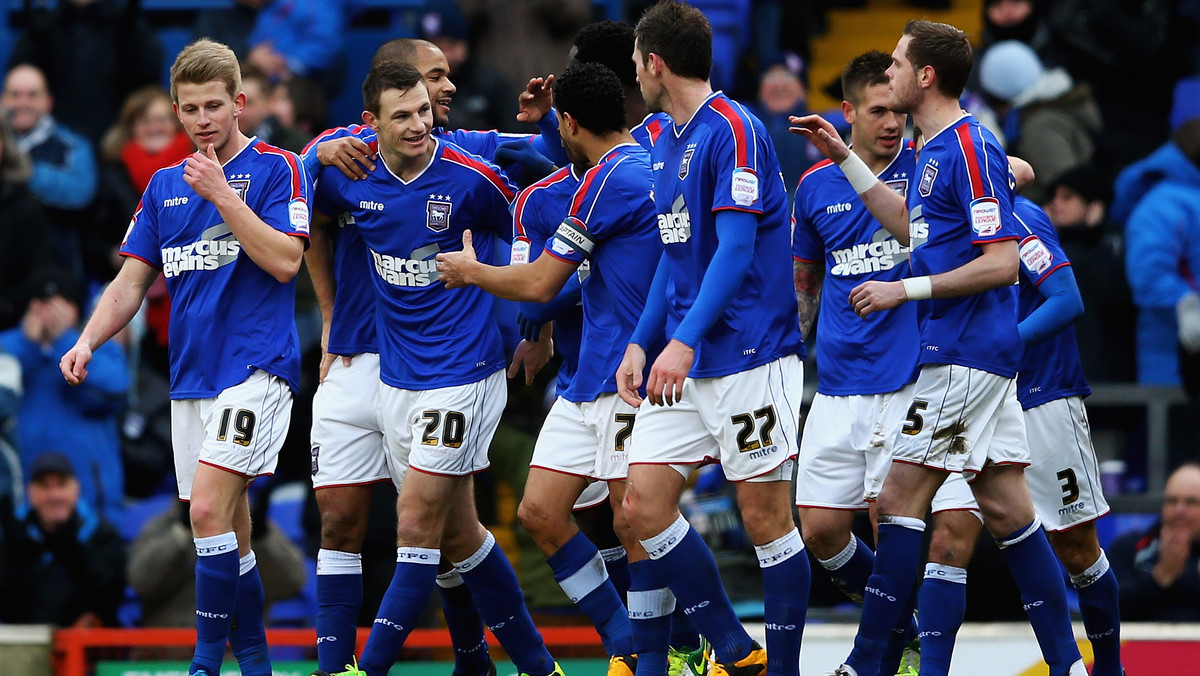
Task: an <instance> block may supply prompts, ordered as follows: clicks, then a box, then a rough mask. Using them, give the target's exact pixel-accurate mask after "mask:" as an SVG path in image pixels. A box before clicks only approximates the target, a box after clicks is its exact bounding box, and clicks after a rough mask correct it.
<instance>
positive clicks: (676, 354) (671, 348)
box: [646, 338, 696, 406]
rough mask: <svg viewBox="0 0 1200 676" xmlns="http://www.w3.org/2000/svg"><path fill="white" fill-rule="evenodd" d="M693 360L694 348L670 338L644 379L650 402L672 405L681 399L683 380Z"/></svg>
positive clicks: (694, 356) (694, 357)
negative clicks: (648, 374)
mask: <svg viewBox="0 0 1200 676" xmlns="http://www.w3.org/2000/svg"><path fill="white" fill-rule="evenodd" d="M695 360H696V351H695V350H693V349H692V348H690V347H688V346H687V345H685V344H683V343H681V342H679V341H678V340H675V339H674V338H672V339H671V342H669V343H667V346H666V347H665V348H663V351H662V352H661V353H659V355H658V358H657V359H655V360H654V366H651V367H650V378H649V379H647V381H646V396H647V397H649V398H650V403H651V404H658V405H659V406H662V405H663V404H666V405H667V406H674V405H675V402H677V401H679V400H680V399H682V398H683V381H684V379H685V378H687V374H688V372H689V371H691V370H692V362H694V361H695Z"/></svg>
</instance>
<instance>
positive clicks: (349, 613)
mask: <svg viewBox="0 0 1200 676" xmlns="http://www.w3.org/2000/svg"><path fill="white" fill-rule="evenodd" d="M362 595H363V576H362V554H357V553H354V552H339V551H337V550H333V549H322V550H320V551H319V552H317V618H316V625H317V666H318V667H319V668H320V669H321V670H322V671H327V672H329V673H331V674H332V673H334V672H337V671H341V670H342V669H344V668H345V665H347V664H350V660H351V659H352V658H353V657H354V644H355V641H356V640H357V638H358V635H357V631H358V613H359V611H361V610H362Z"/></svg>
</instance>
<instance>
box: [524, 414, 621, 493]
mask: <svg viewBox="0 0 1200 676" xmlns="http://www.w3.org/2000/svg"><path fill="white" fill-rule="evenodd" d="M636 413H637V409H635V408H634V407H632V406H630V405H629V404H627V403H625V400H624V399H622V398H621V397H619V396H617V394H616V393H609V394H602V395H600V396H599V397H596V399H595V400H594V401H586V402H574V401H567V400H566V399H563V398H562V397H559V398H558V399H557V400H555V402H554V405H553V406H551V407H550V412H549V413H548V414H547V415H546V421H545V422H544V423H542V431H541V432H540V433H539V434H538V438H537V444H536V445H535V446H534V447H533V460H532V461H531V462H530V467H538V468H541V469H546V470H550V471H553V472H560V473H562V474H573V475H575V476H580V477H583V478H585V479H598V480H600V481H612V480H615V479H624V478H625V477H626V476H627V475H628V474H629V440H630V437H631V436H632V435H633V427H634V420H635V418H634V416H635V414H636Z"/></svg>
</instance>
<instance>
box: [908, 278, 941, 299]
mask: <svg viewBox="0 0 1200 676" xmlns="http://www.w3.org/2000/svg"><path fill="white" fill-rule="evenodd" d="M900 283H902V284H904V294H905V295H906V296H908V299H909V300H925V299H927V298H933V280H932V279H931V278H930V277H929V275H925V276H923V277H905V278H904V279H902V280H900Z"/></svg>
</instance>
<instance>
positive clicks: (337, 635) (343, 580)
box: [316, 447, 373, 673]
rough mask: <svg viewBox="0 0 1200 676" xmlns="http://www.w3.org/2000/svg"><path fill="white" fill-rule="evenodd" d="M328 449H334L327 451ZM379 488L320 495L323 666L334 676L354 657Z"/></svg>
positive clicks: (337, 489) (329, 489)
mask: <svg viewBox="0 0 1200 676" xmlns="http://www.w3.org/2000/svg"><path fill="white" fill-rule="evenodd" d="M325 448H328V447H325ZM372 490H373V484H365V485H350V486H324V487H320V488H317V489H316V499H317V509H318V510H319V511H320V514H321V549H320V551H318V552H317V614H316V630H317V665H318V667H319V668H320V669H322V670H324V671H327V672H330V673H333V672H335V671H338V670H340V669H342V667H343V665H346V664H349V663H350V659H351V657H353V655H354V644H355V639H356V636H357V631H358V615H359V612H360V610H361V608H362V595H363V576H362V545H363V541H364V540H365V539H366V531H367V517H368V511H369V509H370V505H371V491H372Z"/></svg>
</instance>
